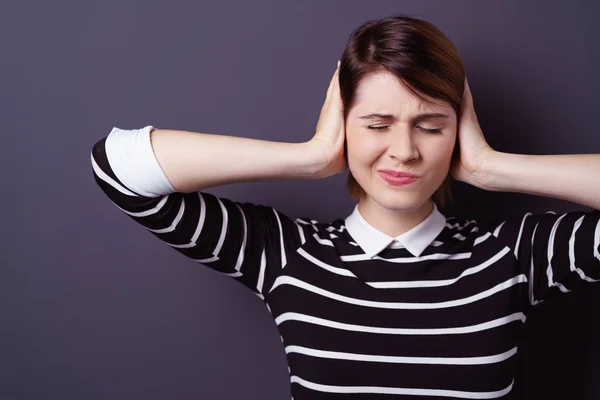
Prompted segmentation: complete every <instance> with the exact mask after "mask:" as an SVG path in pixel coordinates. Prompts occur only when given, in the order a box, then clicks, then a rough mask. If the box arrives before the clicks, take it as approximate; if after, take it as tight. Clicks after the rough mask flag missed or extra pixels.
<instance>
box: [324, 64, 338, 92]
mask: <svg viewBox="0 0 600 400" xmlns="http://www.w3.org/2000/svg"><path fill="white" fill-rule="evenodd" d="M338 70H339V68H336V70H335V72H334V73H333V76H332V77H331V80H330V81H329V87H328V88H327V96H326V97H325V100H329V98H330V97H331V91H332V90H333V87H334V86H335V81H336V76H337V72H338Z"/></svg>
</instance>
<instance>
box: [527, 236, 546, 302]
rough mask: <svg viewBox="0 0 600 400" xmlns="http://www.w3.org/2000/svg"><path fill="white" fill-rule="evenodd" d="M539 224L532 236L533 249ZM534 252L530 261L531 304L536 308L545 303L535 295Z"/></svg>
mask: <svg viewBox="0 0 600 400" xmlns="http://www.w3.org/2000/svg"><path fill="white" fill-rule="evenodd" d="M537 227H538V226H537V224H536V225H535V227H534V228H533V233H532V234H531V248H533V241H534V240H535V232H536V231H537ZM533 255H534V253H533V251H532V252H531V257H530V260H529V304H531V305H532V306H535V305H536V304H539V303H543V302H544V300H536V299H535V296H534V293H533V284H534V283H535V277H534V272H535V266H534V264H533Z"/></svg>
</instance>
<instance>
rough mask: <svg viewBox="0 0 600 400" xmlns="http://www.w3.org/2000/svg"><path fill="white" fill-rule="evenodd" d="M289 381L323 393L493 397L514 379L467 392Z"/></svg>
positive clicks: (300, 380)
mask: <svg viewBox="0 0 600 400" xmlns="http://www.w3.org/2000/svg"><path fill="white" fill-rule="evenodd" d="M290 382H291V383H297V384H299V385H302V386H304V387H306V388H308V389H312V390H317V391H319V392H325V393H352V394H354V393H377V394H399V395H413V396H442V397H457V398H463V399H495V398H498V397H502V396H504V395H505V394H507V393H508V392H510V391H511V390H512V387H513V384H514V380H513V381H512V382H511V383H510V385H508V386H507V387H506V388H504V389H502V390H498V391H495V392H467V391H460V390H447V389H418V388H400V387H383V386H334V385H322V384H320V383H314V382H310V381H307V380H305V379H302V378H300V377H298V376H296V375H292V376H291V377H290Z"/></svg>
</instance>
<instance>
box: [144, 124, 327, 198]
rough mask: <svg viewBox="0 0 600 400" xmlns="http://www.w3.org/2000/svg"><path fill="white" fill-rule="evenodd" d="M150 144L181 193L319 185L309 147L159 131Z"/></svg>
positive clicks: (314, 161) (316, 168)
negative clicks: (256, 184) (261, 184)
mask: <svg viewBox="0 0 600 400" xmlns="http://www.w3.org/2000/svg"><path fill="white" fill-rule="evenodd" d="M150 135H151V143H152V148H153V150H154V153H155V155H156V158H157V160H158V163H159V164H160V166H161V168H162V170H163V171H164V173H165V175H166V176H167V178H168V180H169V181H170V182H171V183H172V185H173V187H174V188H175V190H176V191H178V192H184V193H189V192H194V191H198V190H202V189H205V188H208V187H213V186H219V185H223V184H228V183H236V182H250V181H259V180H274V179H314V178H317V177H318V171H319V163H318V162H317V160H315V158H314V157H313V154H314V153H315V152H314V151H310V150H309V148H308V147H309V146H310V143H309V142H305V143H282V142H271V141H266V140H258V139H249V138H243V137H234V136H226V135H215V134H208V133H195V132H188V131H177V130H165V129H156V130H153V131H152V132H151V134H150Z"/></svg>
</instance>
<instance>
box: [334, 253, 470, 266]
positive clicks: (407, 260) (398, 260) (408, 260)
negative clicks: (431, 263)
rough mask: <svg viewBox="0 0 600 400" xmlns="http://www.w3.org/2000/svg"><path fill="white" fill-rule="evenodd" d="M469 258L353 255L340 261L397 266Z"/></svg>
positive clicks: (464, 255) (433, 255) (463, 256)
mask: <svg viewBox="0 0 600 400" xmlns="http://www.w3.org/2000/svg"><path fill="white" fill-rule="evenodd" d="M469 257H471V253H470V252H469V253H456V254H446V253H436V254H430V255H427V256H419V257H405V258H402V257H400V258H382V257H380V256H373V257H369V256H368V255H367V254H354V255H350V256H340V259H341V260H342V261H345V262H354V261H368V260H381V261H387V262H391V263H397V264H404V263H405V264H412V263H417V262H419V261H425V260H462V259H466V258H469Z"/></svg>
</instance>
